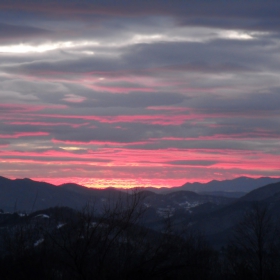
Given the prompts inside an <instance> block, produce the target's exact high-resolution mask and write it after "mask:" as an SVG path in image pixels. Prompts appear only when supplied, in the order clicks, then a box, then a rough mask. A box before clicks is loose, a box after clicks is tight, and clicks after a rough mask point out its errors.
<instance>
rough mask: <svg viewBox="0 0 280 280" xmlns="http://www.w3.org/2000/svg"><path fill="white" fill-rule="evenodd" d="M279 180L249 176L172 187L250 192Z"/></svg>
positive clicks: (279, 179) (209, 190) (206, 190)
mask: <svg viewBox="0 0 280 280" xmlns="http://www.w3.org/2000/svg"><path fill="white" fill-rule="evenodd" d="M276 182H280V178H270V177H261V178H257V179H254V178H249V177H239V178H236V179H233V180H224V181H217V180H213V181H210V182H208V183H205V184H202V183H186V184H184V185H183V186H181V187H178V188H174V189H173V191H174V190H175V189H177V190H179V189H180V190H188V191H194V192H219V191H222V192H250V191H252V190H254V189H257V188H260V187H262V186H265V185H268V184H272V183H276Z"/></svg>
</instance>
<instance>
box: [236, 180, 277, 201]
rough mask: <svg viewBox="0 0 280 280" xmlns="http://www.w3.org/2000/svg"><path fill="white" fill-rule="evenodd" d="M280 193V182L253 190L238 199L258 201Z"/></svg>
mask: <svg viewBox="0 0 280 280" xmlns="http://www.w3.org/2000/svg"><path fill="white" fill-rule="evenodd" d="M277 193H280V182H278V183H274V184H269V185H266V186H263V187H261V188H258V189H256V190H253V191H251V192H249V193H248V194H246V195H244V196H243V197H241V198H240V200H243V201H260V200H264V199H267V198H270V197H272V196H275V195H276V194H277Z"/></svg>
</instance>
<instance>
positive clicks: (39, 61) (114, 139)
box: [0, 0, 280, 187]
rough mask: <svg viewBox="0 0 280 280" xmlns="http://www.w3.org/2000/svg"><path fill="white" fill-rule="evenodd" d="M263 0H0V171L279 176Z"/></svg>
mask: <svg viewBox="0 0 280 280" xmlns="http://www.w3.org/2000/svg"><path fill="white" fill-rule="evenodd" d="M279 10H280V3H276V1H265V2H263V1H256V2H254V3H253V2H250V1H249V2H246V3H245V2H244V3H243V2H242V3H241V2H239V1H238V2H237V1H210V2H207V1H179V0H178V1H152V3H151V1H145V0H144V1H143V0H142V1H125V0H122V1H109V0H108V1H96V0H95V1H93V0H92V1H74V0H73V1H53V2H52V1H45V2H42V1H40V2H38V1H35V0H34V1H31V0H28V1H25V2H22V1H2V3H0V18H1V22H0V61H1V63H0V170H1V171H2V172H1V173H2V174H1V175H2V176H7V177H11V178H16V177H31V178H34V179H41V180H46V181H49V182H53V183H62V182H65V181H74V182H77V183H81V184H85V185H87V186H95V187H107V186H122V187H130V186H158V187H159V186H175V185H181V184H183V183H185V182H186V181H201V182H203V181H209V180H211V179H226V178H234V177H237V176H242V175H246V176H252V177H259V176H280V160H279V158H280V142H279V139H280V107H279V104H280V80H279V74H280V56H279V53H280V32H279V30H280V29H279V26H280V17H279V14H278V13H277V11H279Z"/></svg>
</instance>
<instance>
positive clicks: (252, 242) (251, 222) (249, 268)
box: [227, 203, 275, 280]
mask: <svg viewBox="0 0 280 280" xmlns="http://www.w3.org/2000/svg"><path fill="white" fill-rule="evenodd" d="M274 234H275V230H274V227H273V222H272V218H271V214H270V212H269V209H268V206H267V205H263V204H260V203H254V204H253V206H252V208H251V209H250V210H249V211H247V212H246V213H245V215H244V217H243V219H242V220H241V221H240V223H239V224H238V225H237V226H236V227H235V229H234V235H233V238H232V240H231V242H230V245H229V247H228V250H227V255H228V259H229V261H230V264H231V265H230V266H231V272H232V273H233V274H236V276H237V278H239V279H242V277H243V278H244V279H245V278H246V279H250V278H251V279H258V280H264V279H268V275H269V268H270V267H271V265H272V263H273V260H272V258H271V249H272V247H273V243H274V241H275V239H274V237H275V235H274Z"/></svg>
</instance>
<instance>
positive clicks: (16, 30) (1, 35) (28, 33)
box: [0, 22, 50, 44]
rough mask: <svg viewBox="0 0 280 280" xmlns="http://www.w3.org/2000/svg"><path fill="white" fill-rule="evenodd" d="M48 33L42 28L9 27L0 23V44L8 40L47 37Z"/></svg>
mask: <svg viewBox="0 0 280 280" xmlns="http://www.w3.org/2000/svg"><path fill="white" fill-rule="evenodd" d="M49 33H50V31H49V30H45V29H42V28H37V27H33V26H24V25H11V24H5V23H1V22H0V43H4V44H5V42H6V41H8V40H10V39H15V40H17V42H18V40H20V41H22V40H25V39H30V38H32V37H33V38H34V37H40V36H46V35H49Z"/></svg>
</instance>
